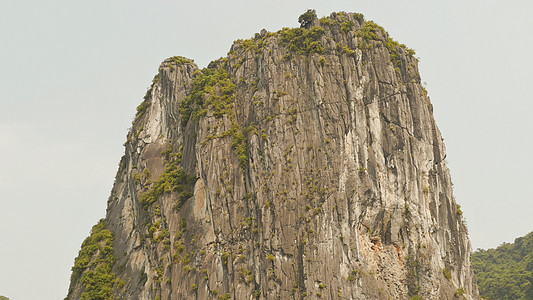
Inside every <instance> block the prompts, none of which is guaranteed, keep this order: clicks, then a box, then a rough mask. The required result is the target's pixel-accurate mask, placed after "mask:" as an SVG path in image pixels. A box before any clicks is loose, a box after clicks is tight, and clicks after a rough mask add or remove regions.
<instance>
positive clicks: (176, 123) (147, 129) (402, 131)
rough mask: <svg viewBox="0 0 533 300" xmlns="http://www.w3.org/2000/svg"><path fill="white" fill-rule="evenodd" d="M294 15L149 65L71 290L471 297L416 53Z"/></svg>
mask: <svg viewBox="0 0 533 300" xmlns="http://www.w3.org/2000/svg"><path fill="white" fill-rule="evenodd" d="M299 23H300V24H301V27H300V28H283V29H281V30H279V31H277V32H266V31H264V30H263V31H261V32H260V33H257V34H256V35H255V36H254V37H253V38H251V39H247V40H237V41H235V43H234V44H233V45H232V47H231V49H230V51H229V52H228V55H227V56H226V57H223V58H220V59H218V60H216V61H213V62H211V63H210V64H209V66H208V67H207V68H204V69H202V70H200V69H199V68H198V67H197V66H196V64H194V62H193V61H192V60H191V59H187V58H184V57H179V56H176V57H172V58H169V59H166V60H165V61H164V62H163V63H162V64H161V66H160V68H159V73H158V74H157V75H156V76H155V78H154V80H153V83H152V86H151V88H150V89H149V91H148V92H147V94H146V96H145V98H144V101H143V102H142V103H141V105H139V107H138V108H137V114H136V116H135V119H134V122H133V125H132V128H131V130H130V132H129V133H128V137H127V142H126V144H125V154H124V157H123V158H122V160H121V162H120V166H119V170H118V172H117V176H116V180H115V184H114V187H113V190H112V192H111V196H110V197H109V201H108V208H107V215H106V218H105V220H102V221H100V222H99V223H98V224H97V225H95V227H94V228H93V230H92V233H91V235H90V236H89V237H88V238H87V240H86V241H84V243H83V245H82V249H81V250H80V254H79V256H78V258H76V261H75V266H74V267H73V274H72V278H71V286H70V289H69V294H68V296H67V298H69V299H79V298H84V297H85V298H87V299H89V298H91V299H92V298H95V297H96V298H98V297H101V298H106V299H107V298H111V297H115V298H126V299H193V298H195V299H217V298H218V299H272V298H281V299H304V298H310V299H311V298H318V297H322V298H326V299H389V298H390V299H452V298H454V297H459V296H463V297H465V298H467V299H475V298H478V293H477V287H476V283H475V277H474V275H473V272H472V269H471V266H470V242H469V240H468V236H467V230H466V225H465V224H464V222H463V220H462V216H461V212H460V210H459V209H458V206H457V204H456V203H455V200H454V198H453V194H452V186H451V181H450V174H449V171H448V169H447V167H446V162H445V161H444V158H445V148H444V144H443V142H442V138H441V135H440V132H439V130H438V128H437V127H436V125H435V121H434V119H433V116H432V105H431V103H430V101H429V98H428V97H427V93H426V91H425V90H424V88H423V87H422V85H421V84H420V76H419V72H418V64H417V63H418V62H417V59H416V58H415V57H414V56H413V54H414V51H412V50H411V49H408V48H407V47H405V46H404V45H402V44H399V43H398V42H396V41H394V40H393V39H392V38H391V37H390V36H389V35H388V33H387V32H386V31H385V30H384V29H383V28H382V27H380V26H378V25H376V24H375V23H373V22H371V21H365V20H364V18H363V16H362V15H361V14H353V13H333V14H331V15H330V16H329V17H324V18H320V19H319V18H317V16H316V13H314V11H312V10H309V11H307V12H306V13H304V14H303V15H302V16H300V18H299Z"/></svg>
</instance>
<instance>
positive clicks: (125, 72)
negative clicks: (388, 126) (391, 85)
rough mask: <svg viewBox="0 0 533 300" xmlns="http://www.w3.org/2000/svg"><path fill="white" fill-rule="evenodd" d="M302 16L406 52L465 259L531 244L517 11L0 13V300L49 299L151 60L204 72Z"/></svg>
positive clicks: (132, 3) (272, 7)
mask: <svg viewBox="0 0 533 300" xmlns="http://www.w3.org/2000/svg"><path fill="white" fill-rule="evenodd" d="M430 3H431V4H430ZM307 8H315V9H316V10H317V12H318V15H319V17H321V16H324V15H329V14H330V13H331V12H333V11H348V12H360V13H363V14H364V15H365V16H366V18H367V19H369V20H374V21H376V22H377V23H378V24H380V25H382V26H383V27H385V29H386V30H387V31H389V33H390V34H391V36H392V37H393V38H394V39H396V40H398V41H399V42H401V43H405V44H406V45H407V46H408V47H410V48H413V49H415V50H416V52H417V54H416V56H417V57H419V58H420V69H421V75H422V80H423V81H425V82H427V89H428V91H429V95H430V97H431V100H432V103H433V105H434V109H435V118H436V120H437V124H438V126H439V128H440V130H441V131H442V134H443V136H444V139H445V141H444V142H445V144H446V147H447V150H448V158H447V160H448V163H449V167H450V169H451V173H452V180H453V182H454V184H455V186H454V190H455V197H456V200H457V202H458V203H460V204H461V205H462V207H463V208H462V210H463V211H464V215H465V218H466V220H467V223H468V227H469V231H470V238H471V241H472V243H473V247H474V249H475V248H488V247H496V246H498V245H499V244H501V243H502V242H512V241H513V240H514V238H516V237H518V236H522V235H524V234H526V233H528V232H531V231H533V217H532V215H533V213H532V212H533V201H532V200H533V197H532V196H533V192H532V189H531V188H530V186H529V185H530V184H531V183H533V180H532V179H533V175H532V174H533V173H532V172H531V170H533V159H532V156H531V153H532V151H531V147H532V146H533V124H532V122H531V112H532V111H533V96H532V93H531V87H532V86H533V72H532V70H533V54H532V52H531V49H533V34H531V30H532V29H533V18H532V17H531V12H532V11H533V4H532V2H531V1H530V0H527V1H526V0H522V1H521V0H513V1H501V0H500V1H488V0H483V1H481V0H473V1H464V0H461V1H460V0H451V1H427V0H424V1H422V0H410V1H397V0H387V1H385V0H384V1H376V0H367V1H358V0H350V1H341V0H337V1H327V2H326V1H309V0H307V1H303V0H298V1H279V0H271V1H260V2H256V1H250V0H247V1H244V0H243V1H237V0H230V1H220V0H217V1H215V0H213V1H201V0H196V1H187V2H185V1H179V0H173V1H169V0H159V1H138V0H128V1H123V0H120V1H102V0H93V1H76V0H68V1H67V0H49V1H36V0H33V1H7V0H2V1H1V2H0V41H1V43H0V91H1V92H0V93H1V94H0V243H1V244H0V245H1V246H0V295H5V296H7V297H10V298H12V299H15V300H24V299H28V300H30V299H45V300H46V299H63V298H64V297H65V295H66V293H67V289H68V284H69V277H70V268H71V267H72V265H73V261H74V258H75V257H76V256H77V253H78V251H79V249H80V245H81V243H82V241H83V239H84V238H85V237H87V235H88V234H89V231H90V229H91V227H92V225H94V224H95V223H96V222H97V221H98V219H100V218H102V217H104V216H105V210H106V201H107V198H108V196H109V193H110V190H111V187H112V184H113V180H114V176H115V173H116V171H117V168H118V167H117V166H118V162H119V159H120V157H121V156H122V154H123V152H124V149H123V146H122V144H123V143H124V141H125V140H126V132H127V129H128V127H129V126H130V124H131V121H132V119H133V116H134V114H135V108H136V106H137V105H138V104H139V103H140V102H141V101H142V97H143V96H144V94H145V92H146V88H147V87H148V86H149V84H150V82H151V79H152V77H153V76H154V75H155V74H156V72H157V68H158V66H159V64H160V62H161V61H162V60H163V59H165V58H167V57H170V56H174V55H182V56H186V57H189V58H193V59H194V60H195V61H196V63H197V64H198V65H199V66H200V67H204V66H206V65H207V64H208V63H209V62H210V61H211V60H214V59H217V58H219V57H221V56H225V55H226V53H227V51H228V50H229V48H230V46H231V43H232V41H234V40H236V39H238V38H249V37H252V36H253V35H254V33H255V32H259V31H260V30H261V29H262V28H266V29H267V30H269V31H277V30H279V29H281V28H282V27H297V26H298V25H299V24H298V22H297V20H298V16H299V15H300V14H302V13H303V12H305V10H306V9H307Z"/></svg>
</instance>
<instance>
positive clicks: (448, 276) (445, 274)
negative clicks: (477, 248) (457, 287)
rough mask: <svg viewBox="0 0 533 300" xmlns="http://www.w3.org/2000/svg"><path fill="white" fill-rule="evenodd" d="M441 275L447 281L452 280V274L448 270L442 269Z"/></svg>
mask: <svg viewBox="0 0 533 300" xmlns="http://www.w3.org/2000/svg"><path fill="white" fill-rule="evenodd" d="M442 275H444V278H446V279H448V280H450V279H452V272H451V271H450V269H448V268H444V269H442Z"/></svg>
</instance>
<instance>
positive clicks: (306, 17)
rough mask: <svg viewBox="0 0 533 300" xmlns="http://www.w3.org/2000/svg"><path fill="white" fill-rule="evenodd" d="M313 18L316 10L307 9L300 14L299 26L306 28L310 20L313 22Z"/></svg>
mask: <svg viewBox="0 0 533 300" xmlns="http://www.w3.org/2000/svg"><path fill="white" fill-rule="evenodd" d="M313 19H316V10H314V9H308V10H307V11H306V12H305V13H303V14H302V15H300V17H299V18H298V23H300V27H301V28H306V27H307V26H309V25H310V24H311V22H313Z"/></svg>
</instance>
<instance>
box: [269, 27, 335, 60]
mask: <svg viewBox="0 0 533 300" xmlns="http://www.w3.org/2000/svg"><path fill="white" fill-rule="evenodd" d="M278 33H279V34H280V35H281V39H280V41H281V44H282V45H285V46H287V47H288V48H289V51H291V52H296V53H298V54H306V55H308V54H312V53H324V46H322V42H321V37H322V35H324V33H325V31H324V28H322V27H320V26H315V27H313V28H311V29H307V28H287V27H285V28H283V29H281V30H280V31H278Z"/></svg>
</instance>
